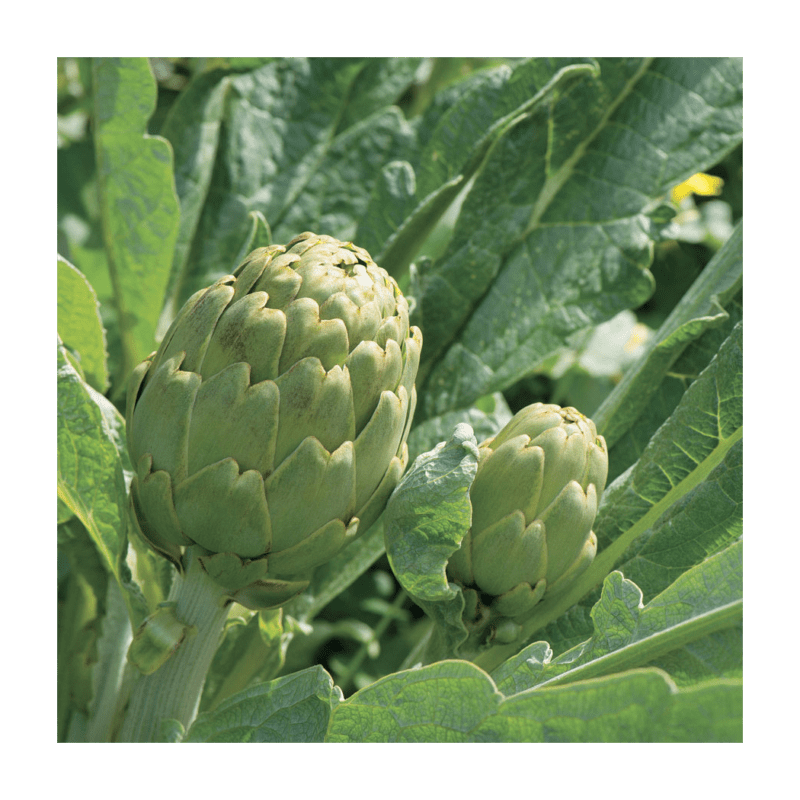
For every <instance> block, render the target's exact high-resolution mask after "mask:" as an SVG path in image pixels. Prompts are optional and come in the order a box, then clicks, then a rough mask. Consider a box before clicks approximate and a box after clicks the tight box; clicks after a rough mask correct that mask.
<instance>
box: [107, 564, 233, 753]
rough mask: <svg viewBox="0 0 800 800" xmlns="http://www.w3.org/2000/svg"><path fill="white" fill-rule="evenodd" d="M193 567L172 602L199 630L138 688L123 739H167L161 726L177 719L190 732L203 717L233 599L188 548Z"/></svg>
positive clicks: (178, 584) (178, 580) (179, 615)
mask: <svg viewBox="0 0 800 800" xmlns="http://www.w3.org/2000/svg"><path fill="white" fill-rule="evenodd" d="M186 555H187V557H188V558H187V561H189V563H188V565H187V569H186V571H185V573H184V575H183V576H180V575H179V576H176V578H175V583H174V584H173V586H172V591H171V592H170V596H169V600H170V601H172V602H176V603H177V607H176V609H175V613H176V616H177V618H178V619H179V620H181V621H182V622H184V623H185V624H186V625H191V626H193V627H194V628H195V629H196V633H194V635H192V636H189V637H187V638H186V640H184V641H183V643H182V644H181V645H180V647H179V648H178V650H177V651H176V652H175V653H174V654H173V655H172V657H171V658H169V659H168V660H167V661H166V663H165V664H164V665H163V666H161V667H159V669H157V670H156V671H155V672H153V673H152V674H151V675H142V676H141V677H140V678H139V679H138V680H137V681H136V684H135V685H134V687H133V691H132V692H131V701H130V705H129V706H128V710H127V712H126V714H125V722H124V724H123V726H122V730H121V732H120V735H119V737H118V738H117V741H119V742H158V741H161V723H162V722H163V721H165V720H169V719H176V720H178V722H180V723H181V724H182V725H183V727H184V728H186V729H188V727H189V725H190V724H191V723H192V721H193V720H194V718H195V716H196V714H197V708H198V705H199V703H200V694H201V693H202V691H203V685H204V684H205V680H206V674H207V673H208V669H209V667H210V666H211V661H212V659H213V658H214V653H216V651H217V647H218V646H219V643H220V639H221V636H222V630H223V628H224V626H225V620H226V619H227V617H228V612H229V610H230V600H229V598H227V597H226V595H225V591H224V590H223V589H222V588H221V587H220V586H219V585H218V584H216V583H215V582H214V581H213V580H211V578H209V577H208V575H207V574H206V572H205V571H204V570H203V569H202V567H201V566H200V563H199V562H198V560H197V559H196V558H194V557H192V555H193V554H192V553H191V548H189V549H188V550H187V553H186Z"/></svg>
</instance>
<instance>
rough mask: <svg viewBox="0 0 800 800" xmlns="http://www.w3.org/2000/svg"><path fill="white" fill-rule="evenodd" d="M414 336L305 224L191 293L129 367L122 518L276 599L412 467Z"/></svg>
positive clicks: (369, 273) (376, 282) (158, 546)
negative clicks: (126, 505)
mask: <svg viewBox="0 0 800 800" xmlns="http://www.w3.org/2000/svg"><path fill="white" fill-rule="evenodd" d="M421 343H422V337H421V334H420V332H419V330H418V329H417V328H409V323H408V303H407V302H406V299H405V298H404V297H403V295H402V293H401V292H400V290H399V288H398V286H397V284H396V283H395V281H394V280H393V279H392V278H391V277H390V276H389V274H388V273H387V272H386V271H385V270H383V269H381V268H380V267H378V266H377V265H376V264H375V263H374V262H373V260H372V258H371V257H370V255H369V253H367V251H366V250H364V249H362V248H360V247H357V246H355V245H353V244H352V243H349V242H340V241H337V240H336V239H333V238H332V237H330V236H319V235H315V234H313V233H308V232H307V233H303V234H301V235H300V236H298V237H297V238H295V239H293V240H292V241H291V242H289V244H288V245H286V246H285V247H284V246H281V245H273V246H270V247H263V248H260V249H258V250H254V251H253V252H252V253H250V255H248V256H247V257H246V258H245V260H244V261H243V262H242V263H241V264H240V265H239V267H237V269H236V270H235V271H234V273H233V274H232V275H226V276H224V277H222V278H220V279H219V280H218V281H217V282H216V283H214V284H213V286H211V287H209V288H208V289H205V290H202V291H199V292H197V293H196V294H194V295H193V296H192V297H191V298H190V299H189V300H188V302H187V303H186V305H185V306H184V307H183V308H182V309H181V311H180V312H179V313H178V315H177V317H176V319H175V321H174V322H173V324H172V326H171V327H170V329H169V331H168V332H167V334H166V336H165V338H164V340H163V341H162V343H161V346H160V347H159V348H158V351H157V352H156V353H153V354H151V355H150V356H149V357H148V358H147V359H146V360H145V361H144V362H143V363H142V364H140V365H139V366H138V367H137V368H136V370H135V371H134V373H133V376H132V378H131V382H130V385H129V390H128V405H127V414H126V417H127V434H128V447H129V450H130V455H131V458H132V461H133V464H134V468H135V471H136V474H135V477H134V478H133V482H132V485H131V512H132V513H131V516H132V518H133V520H134V522H135V523H136V525H137V526H138V530H139V532H140V533H141V534H142V536H143V538H144V539H145V540H146V541H147V542H148V543H149V544H150V545H151V546H152V547H153V548H154V549H155V550H156V551H158V552H159V553H161V554H162V555H164V556H166V557H168V558H170V559H171V560H172V561H173V562H174V563H175V564H176V565H178V566H179V567H180V563H181V556H182V553H183V552H184V549H185V548H187V547H190V546H191V547H194V548H195V549H194V550H193V552H196V553H199V554H200V555H199V558H200V562H201V564H202V565H203V567H204V568H205V569H206V571H207V572H208V574H209V575H211V576H212V578H214V580H216V581H217V582H218V583H219V584H221V585H222V586H223V587H225V588H226V589H228V590H229V591H230V594H231V596H233V597H234V598H235V599H237V600H238V601H239V602H242V603H244V604H245V605H250V606H251V607H254V608H265V607H269V606H274V605H279V604H280V603H282V602H285V600H286V599H288V598H289V597H291V596H293V595H295V594H297V593H298V592H299V591H302V589H303V588H304V587H305V586H306V585H307V581H308V577H309V573H310V570H312V569H313V568H314V567H316V566H318V565H320V564H322V563H324V562H326V561H328V560H329V559H330V558H332V557H333V556H334V555H335V554H336V553H338V552H339V551H340V550H341V548H342V547H344V546H345V545H346V544H348V543H349V542H350V541H352V540H353V539H354V538H355V537H356V536H358V535H359V534H361V533H363V532H364V531H366V530H367V529H368V528H369V526H370V525H371V524H372V523H373V522H374V521H375V520H376V519H377V517H378V516H379V515H380V513H381V512H382V511H383V508H384V505H385V503H386V500H387V499H388V497H389V495H390V494H391V492H392V490H393V489H394V487H395V486H396V484H397V482H398V480H399V478H400V476H401V475H402V473H403V470H404V469H405V466H406V463H407V460H408V448H407V446H406V438H407V436H408V431H409V427H410V425H411V419H412V417H413V414H414V407H415V404H416V390H415V387H414V380H415V377H416V373H417V367H418V365H419V356H420V347H421Z"/></svg>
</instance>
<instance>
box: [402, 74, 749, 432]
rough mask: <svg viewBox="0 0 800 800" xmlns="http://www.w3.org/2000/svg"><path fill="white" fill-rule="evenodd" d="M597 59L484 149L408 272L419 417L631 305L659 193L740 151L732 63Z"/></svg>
mask: <svg viewBox="0 0 800 800" xmlns="http://www.w3.org/2000/svg"><path fill="white" fill-rule="evenodd" d="M598 63H599V66H600V73H599V76H597V77H584V78H582V79H581V80H579V81H576V82H574V83H572V84H570V85H569V87H568V88H567V89H566V90H564V91H563V92H560V93H559V92H557V93H556V95H555V97H554V99H553V101H552V102H551V103H549V104H546V105H543V106H541V107H537V108H536V109H534V110H533V112H532V113H531V114H530V115H529V116H527V117H526V118H524V119H522V120H520V121H519V122H518V123H517V124H516V125H515V126H514V127H513V128H512V129H511V130H510V131H509V132H508V133H507V134H506V135H505V136H503V137H502V138H501V139H499V140H498V142H497V143H496V145H495V146H494V148H493V149H492V151H491V153H490V154H489V156H488V158H487V160H486V163H485V164H484V165H483V167H482V169H481V171H480V174H479V175H478V177H477V178H476V180H475V182H474V184H473V186H472V188H471V189H470V191H469V193H468V194H467V196H466V199H465V200H464V203H463V205H462V207H461V212H460V215H459V218H458V222H457V224H456V227H455V231H454V233H453V237H452V239H451V240H450V243H449V245H448V247H447V250H446V252H445V253H444V255H443V256H442V257H441V258H440V259H439V260H438V261H437V262H436V263H435V264H434V265H433V266H432V267H429V268H427V269H426V270H425V271H424V272H423V273H422V275H421V278H420V287H421V296H420V302H419V305H418V311H417V314H416V316H415V320H416V322H417V323H418V324H420V325H421V327H422V329H423V332H424V335H425V347H424V349H423V353H422V359H423V360H422V365H421V373H422V375H423V377H424V378H425V383H424V385H423V388H422V391H421V393H420V408H421V416H422V417H423V418H424V417H427V416H431V415H434V414H439V413H442V412H443V411H446V410H448V409H452V408H460V407H464V406H467V405H469V404H470V403H472V402H473V401H474V400H475V399H476V398H478V397H480V396H482V395H485V394H488V393H490V392H492V391H495V390H499V389H503V388H505V387H507V386H509V385H511V384H512V383H513V382H515V381H516V380H518V379H519V378H521V377H524V376H525V375H527V374H530V373H531V372H532V371H533V370H534V369H535V368H536V367H537V365H539V364H540V363H541V362H542V361H543V360H544V359H545V358H546V357H547V356H548V355H550V354H551V353H552V352H554V351H555V350H556V349H557V348H558V347H561V346H563V345H564V344H565V343H566V340H567V337H568V336H569V335H570V334H571V333H573V332H574V331H576V330H579V329H581V328H585V327H587V326H590V325H593V324H597V323H599V322H602V321H603V320H606V319H609V318H611V317H612V316H613V315H614V314H616V313H617V312H619V311H620V310H622V309H625V308H634V307H636V306H637V305H639V304H641V303H642V302H643V301H644V300H646V299H647V297H648V296H649V295H650V293H651V292H652V290H653V282H652V277H651V276H650V274H649V272H648V270H647V268H648V266H649V265H650V263H651V260H652V247H653V241H654V240H655V239H656V238H657V237H658V235H659V231H660V230H661V228H662V227H663V222H662V221H661V218H660V216H659V215H658V214H656V213H655V210H656V207H657V205H658V203H659V202H660V198H662V197H663V196H664V195H665V194H666V192H667V191H668V189H669V188H670V186H672V185H674V184H675V183H678V182H679V181H681V180H683V179H684V178H686V177H688V176H689V175H691V174H692V173H693V172H696V171H698V170H700V169H703V168H705V167H707V166H710V165H712V164H714V163H715V162H716V161H717V160H719V159H720V158H721V157H723V156H724V155H725V154H726V153H727V152H728V151H729V150H731V149H732V148H733V147H735V146H736V145H737V144H738V143H739V142H740V141H741V138H742V127H741V102H742V90H741V59H658V60H652V59H600V60H599V62H598ZM651 215H652V216H651Z"/></svg>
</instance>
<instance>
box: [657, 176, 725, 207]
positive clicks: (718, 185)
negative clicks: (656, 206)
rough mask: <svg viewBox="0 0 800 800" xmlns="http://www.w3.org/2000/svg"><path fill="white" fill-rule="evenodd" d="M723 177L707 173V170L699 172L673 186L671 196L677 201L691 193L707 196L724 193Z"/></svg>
mask: <svg viewBox="0 0 800 800" xmlns="http://www.w3.org/2000/svg"><path fill="white" fill-rule="evenodd" d="M723 183H724V181H723V180H722V178H718V177H716V176H715V175H706V173H705V172H698V173H696V174H694V175H692V177H691V178H689V179H688V180H685V181H684V182H683V183H679V184H678V185H677V186H675V187H673V189H672V191H671V193H670V196H671V197H672V199H673V200H674V201H675V202H676V203H680V202H681V200H684V199H685V198H687V197H688V196H689V195H690V194H699V195H703V196H706V197H709V196H715V195H718V194H721V193H722V184H723Z"/></svg>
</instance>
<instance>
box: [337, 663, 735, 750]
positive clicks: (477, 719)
mask: <svg viewBox="0 0 800 800" xmlns="http://www.w3.org/2000/svg"><path fill="white" fill-rule="evenodd" d="M741 709H742V687H741V681H724V682H707V683H705V684H699V685H698V686H696V687H693V688H691V689H685V690H680V689H678V688H677V687H676V686H675V684H674V683H673V682H672V681H671V680H670V679H669V677H668V676H667V675H666V674H665V673H664V672H662V671H661V670H658V669H646V670H632V671H629V672H623V673H619V674H616V675H612V676H610V677H607V678H598V679H594V680H588V681H581V682H578V683H575V684H572V685H569V686H563V687H554V688H543V689H531V690H528V691H524V692H521V693H518V694H512V695H511V696H505V695H504V694H503V693H502V692H501V691H499V690H498V687H497V686H496V685H495V683H494V682H493V681H492V679H491V678H490V677H489V676H488V675H487V674H486V673H485V672H483V671H482V670H481V669H479V668H478V667H476V666H475V665H474V664H470V663H468V662H465V661H441V662H439V663H437V664H431V665H430V666H428V667H423V668H421V669H416V670H408V671H406V672H399V673H397V674H395V675H390V676H388V677H386V678H383V679H381V680H379V681H376V682H375V683H374V684H372V685H371V686H368V687H366V688H365V689H362V690H361V691H359V692H357V693H356V694H354V695H353V696H352V697H350V698H348V699H347V700H345V701H344V702H342V703H340V704H339V705H337V706H336V708H334V710H333V713H332V716H331V721H330V728H329V730H328V736H327V741H329V742H436V743H439V742H449V743H456V742H672V741H683V742H693V741H703V742H707V741H741V738H742V724H741Z"/></svg>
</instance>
